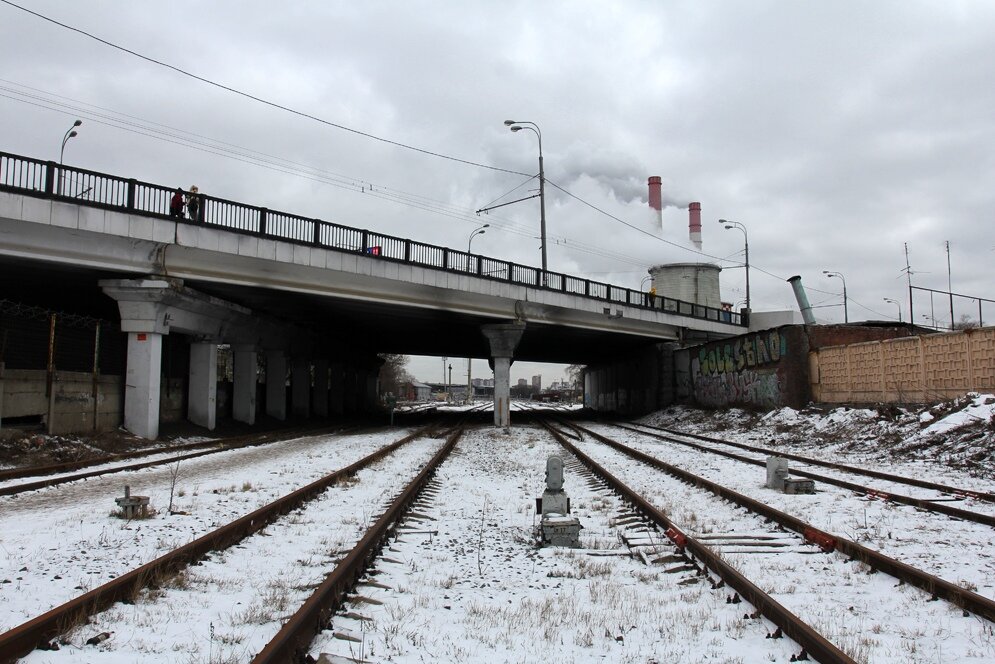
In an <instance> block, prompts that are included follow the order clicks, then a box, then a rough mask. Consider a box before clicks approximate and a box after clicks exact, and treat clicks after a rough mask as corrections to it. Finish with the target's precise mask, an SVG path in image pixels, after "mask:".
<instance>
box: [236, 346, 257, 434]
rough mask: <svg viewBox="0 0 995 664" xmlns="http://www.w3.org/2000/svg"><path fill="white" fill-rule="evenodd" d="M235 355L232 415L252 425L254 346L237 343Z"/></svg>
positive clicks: (254, 404) (254, 401) (254, 408)
mask: <svg viewBox="0 0 995 664" xmlns="http://www.w3.org/2000/svg"><path fill="white" fill-rule="evenodd" d="M232 350H233V351H234V355H235V366H234V367H233V369H234V372H235V385H234V386H233V388H232V392H233V394H232V409H231V412H232V417H233V418H235V420H236V421H238V422H245V423H246V424H249V425H252V424H255V423H256V384H257V372H258V368H257V365H256V347H255V346H251V345H238V346H235V347H234V348H233V349H232Z"/></svg>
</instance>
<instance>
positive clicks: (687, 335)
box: [0, 153, 744, 438]
mask: <svg viewBox="0 0 995 664" xmlns="http://www.w3.org/2000/svg"><path fill="white" fill-rule="evenodd" d="M173 191H174V190H172V189H171V188H169V187H164V186H161V185H156V184H150V183H146V182H139V181H136V180H133V179H128V178H122V177H119V176H114V175H109V174H105V173H97V172H93V171H87V170H82V169H76V168H70V167H62V166H60V165H58V164H56V163H54V162H50V161H41V160H36V159H31V158H28V157H21V156H17V155H11V154H6V153H0V279H2V281H3V283H4V284H5V285H7V288H5V289H4V290H5V291H6V293H7V295H5V297H7V298H16V297H17V292H18V291H21V292H22V293H24V292H30V293H32V294H33V299H34V300H36V301H37V300H39V299H46V300H50V301H62V302H70V303H72V306H73V307H74V308H75V309H76V310H78V309H79V308H80V307H83V308H85V309H86V313H90V314H91V315H99V314H104V315H106V316H109V317H111V318H114V317H115V314H116V315H117V316H119V317H120V321H121V329H122V331H123V332H126V333H128V359H127V378H126V390H125V408H124V410H125V417H124V419H125V426H126V428H128V429H129V430H130V431H132V432H133V433H135V434H137V435H140V436H144V437H148V438H154V437H156V436H157V434H158V421H159V410H158V404H159V396H160V395H159V385H160V375H159V363H160V354H161V349H162V338H163V336H164V335H169V334H182V335H187V336H188V337H189V338H190V344H191V346H190V351H191V352H190V373H189V383H188V389H189V407H188V416H189V418H190V419H191V420H192V421H194V422H195V423H197V424H201V425H203V426H207V427H209V428H213V426H214V399H215V394H214V385H215V382H216V374H215V369H214V368H213V367H214V364H215V363H214V352H215V351H216V348H217V344H220V343H229V344H232V346H233V348H234V349H235V379H234V395H233V400H234V402H233V403H234V405H233V416H234V417H235V419H238V420H241V421H244V422H248V423H250V424H251V423H253V422H254V420H255V390H254V388H255V382H256V379H257V378H256V369H255V367H256V359H257V357H256V356H257V354H258V353H265V355H266V359H267V367H268V368H269V369H270V370H268V371H267V384H266V395H267V399H266V403H267V412H268V414H270V415H273V416H274V417H277V418H281V419H282V418H284V417H286V412H285V411H286V406H285V405H283V404H286V401H287V400H286V398H285V395H284V393H283V391H284V390H285V389H286V388H285V383H286V381H285V380H281V378H285V376H286V374H287V369H288V364H289V369H290V373H291V381H290V382H291V399H290V401H291V408H292V409H293V411H294V412H295V413H296V414H302V415H307V414H309V413H311V412H313V413H315V414H317V415H327V414H329V412H330V410H331V412H335V410H336V406H335V402H336V400H340V401H341V400H342V399H343V398H345V397H344V395H343V392H346V391H349V390H353V389H358V390H360V391H361V392H362V393H363V395H364V398H366V399H367V400H368V401H372V400H374V399H375V396H376V395H375V392H376V376H377V371H378V368H379V364H378V360H377V358H376V354H377V353H382V352H387V353H403V354H419V355H446V356H451V357H474V358H488V359H490V360H491V363H492V365H493V366H494V369H495V397H496V406H495V423H496V424H498V425H502V426H504V425H507V423H508V418H509V415H508V380H509V371H508V367H509V366H510V363H511V361H513V360H514V359H522V360H530V361H540V362H563V363H583V364H590V363H592V362H596V361H598V360H603V359H605V358H610V357H613V356H616V355H622V354H625V353H627V352H631V351H633V350H637V349H639V348H643V347H646V346H647V345H652V344H656V343H659V342H661V341H677V342H684V341H688V340H692V339H693V340H706V339H709V338H718V337H723V336H729V335H733V334H738V333H741V332H742V331H743V330H744V325H743V323H744V321H742V320H741V318H740V316H739V314H737V313H733V312H728V311H723V310H719V309H714V308H709V307H704V306H701V305H697V304H693V303H689V302H682V301H678V300H673V299H670V298H667V297H664V296H658V297H656V298H655V301H653V302H649V301H648V300H647V298H646V294H644V293H642V292H639V291H635V290H632V289H629V288H624V287H619V286H613V285H610V284H606V283H601V282H597V281H592V280H589V279H584V278H581V277H575V276H570V275H565V274H560V273H556V272H544V271H542V270H540V269H539V268H536V267H531V266H526V265H518V264H515V263H511V262H508V261H503V260H500V259H496V258H491V257H487V256H481V255H477V254H470V253H467V252H464V251H460V250H457V249H451V248H448V247H440V246H434V245H429V244H424V243H420V242H416V241H413V240H408V239H403V238H396V237H392V236H388V235H384V234H380V233H376V232H374V231H370V230H363V229H357V228H350V227H346V226H341V225H338V224H334V223H330V222H326V221H322V220H320V219H313V218H306V217H301V216H298V215H293V214H289V213H284V212H277V211H273V210H268V209H266V208H261V207H257V206H253V205H248V204H244V203H239V202H235V201H229V200H224V199H220V198H215V197H212V196H204V195H200V196H199V198H200V202H201V204H200V206H199V208H198V212H197V216H196V218H194V219H188V218H177V217H171V216H169V199H170V197H171V196H172V194H173ZM115 303H116V308H117V311H114V310H113V308H114V305H115ZM344 361H348V362H349V363H350V365H351V366H353V367H354V369H355V371H356V374H355V376H354V378H355V380H354V381H351V382H350V381H347V383H348V384H345V385H343V384H339V382H338V381H336V379H335V378H334V377H333V378H332V379H331V380H330V379H329V375H330V374H329V371H328V370H329V367H330V366H335V365H336V364H337V363H341V362H344ZM312 375H313V378H312ZM332 375H333V376H334V375H336V374H335V373H334V372H333V374H332ZM281 395H283V396H284V398H282V399H281V398H280V397H281ZM270 397H272V398H270Z"/></svg>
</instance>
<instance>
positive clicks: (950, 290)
mask: <svg viewBox="0 0 995 664" xmlns="http://www.w3.org/2000/svg"><path fill="white" fill-rule="evenodd" d="M945 244H946V245H947V294H948V295H950V329H951V330H952V329H954V286H953V281H952V280H951V278H950V240H947V241H946V243H945Z"/></svg>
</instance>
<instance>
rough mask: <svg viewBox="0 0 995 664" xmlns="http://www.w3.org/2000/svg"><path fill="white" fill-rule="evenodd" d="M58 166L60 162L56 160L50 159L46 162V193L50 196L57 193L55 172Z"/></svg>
mask: <svg viewBox="0 0 995 664" xmlns="http://www.w3.org/2000/svg"><path fill="white" fill-rule="evenodd" d="M57 167H58V164H56V163H55V162H54V161H49V162H47V163H46V164H45V193H46V194H48V196H50V197H51V196H52V194H54V193H55V172H56V168H57ZM60 176H61V173H60Z"/></svg>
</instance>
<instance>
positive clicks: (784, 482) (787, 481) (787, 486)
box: [767, 457, 815, 494]
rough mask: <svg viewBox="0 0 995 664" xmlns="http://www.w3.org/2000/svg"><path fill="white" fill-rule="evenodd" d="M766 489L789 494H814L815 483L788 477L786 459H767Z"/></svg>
mask: <svg viewBox="0 0 995 664" xmlns="http://www.w3.org/2000/svg"><path fill="white" fill-rule="evenodd" d="M767 488H768V489H775V490H777V491H783V492H784V493H791V494H797V493H815V482H814V481H813V480H808V479H798V478H794V477H788V460H787V459H783V458H781V457H767Z"/></svg>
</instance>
